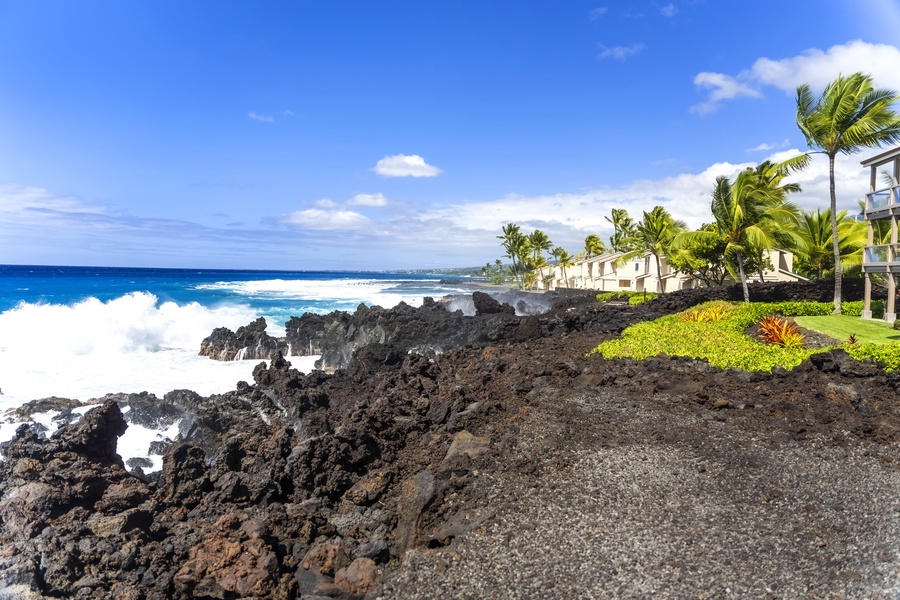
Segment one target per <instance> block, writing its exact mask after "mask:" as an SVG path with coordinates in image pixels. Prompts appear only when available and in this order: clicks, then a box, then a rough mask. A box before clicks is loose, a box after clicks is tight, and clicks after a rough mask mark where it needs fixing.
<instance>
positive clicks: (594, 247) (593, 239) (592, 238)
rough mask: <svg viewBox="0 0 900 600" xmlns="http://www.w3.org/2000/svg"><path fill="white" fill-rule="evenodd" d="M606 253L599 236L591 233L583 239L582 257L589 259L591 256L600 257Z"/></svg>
mask: <svg viewBox="0 0 900 600" xmlns="http://www.w3.org/2000/svg"><path fill="white" fill-rule="evenodd" d="M604 252H606V245H605V244H604V243H603V240H601V239H600V236H599V235H597V234H596V233H592V234H591V235H589V236H587V237H586V238H584V257H585V258H591V257H592V256H600V255H601V254H603V253H604Z"/></svg>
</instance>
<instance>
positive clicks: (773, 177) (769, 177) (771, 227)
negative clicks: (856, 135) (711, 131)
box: [748, 154, 809, 281]
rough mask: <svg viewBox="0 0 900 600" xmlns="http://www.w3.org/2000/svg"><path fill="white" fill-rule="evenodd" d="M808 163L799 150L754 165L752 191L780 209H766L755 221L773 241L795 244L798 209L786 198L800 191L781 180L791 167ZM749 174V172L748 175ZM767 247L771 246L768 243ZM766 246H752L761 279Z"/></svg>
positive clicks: (766, 204) (800, 167) (762, 199)
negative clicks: (766, 215)
mask: <svg viewBox="0 0 900 600" xmlns="http://www.w3.org/2000/svg"><path fill="white" fill-rule="evenodd" d="M808 164H809V156H808V155H806V154H801V155H799V156H794V157H792V158H789V159H787V160H784V161H782V162H778V163H773V162H771V161H768V160H766V161H763V162H762V163H760V164H759V165H757V166H756V168H755V169H754V172H753V173H752V174H751V175H752V188H753V194H754V195H756V197H757V199H758V200H759V201H760V202H762V203H763V204H764V205H765V206H767V207H775V208H780V209H784V210H779V211H775V212H772V213H769V215H768V217H769V218H765V219H762V220H760V221H759V223H758V225H759V226H760V227H765V228H766V229H767V233H768V235H769V238H770V239H771V240H772V243H773V245H775V244H777V245H779V246H781V247H787V248H791V247H794V246H796V245H797V243H798V242H797V233H796V231H797V223H798V222H799V221H800V218H801V212H800V209H799V208H798V207H797V206H796V205H795V204H793V203H792V202H789V201H788V200H787V196H788V194H793V193H796V192H800V191H802V190H801V188H800V185H799V184H797V183H793V182H790V183H784V179H785V178H786V177H787V176H788V175H789V174H790V173H791V172H793V171H799V170H800V169H803V168H804V167H806V166H807V165H808ZM748 176H749V175H748ZM770 247H771V246H770ZM770 247H762V246H760V247H758V248H756V256H755V259H756V261H755V262H756V264H757V268H758V269H759V280H760V281H765V262H766V261H765V259H764V255H765V252H766V251H767V250H769V249H770Z"/></svg>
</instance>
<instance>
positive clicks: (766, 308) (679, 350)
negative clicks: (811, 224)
mask: <svg viewBox="0 0 900 600" xmlns="http://www.w3.org/2000/svg"><path fill="white" fill-rule="evenodd" d="M829 310H830V307H829V305H828V304H826V303H817V302H780V303H754V304H751V305H745V304H741V303H726V302H708V303H706V304H703V305H700V306H698V307H695V308H693V309H691V310H689V311H686V314H685V316H682V315H680V314H679V315H669V316H665V317H661V318H659V319H656V320H655V321H647V322H644V323H638V324H636V325H632V326H631V327H628V328H627V329H625V331H623V332H622V336H621V337H620V338H619V339H616V340H610V341H608V342H603V343H602V344H600V345H599V346H597V348H595V349H594V350H593V352H594V353H596V354H601V355H602V356H604V357H606V358H614V357H629V358H635V359H637V360H643V359H645V358H648V357H650V356H657V355H659V354H668V355H669V356H687V357H691V358H702V359H705V360H707V361H709V363H710V364H711V365H713V366H716V367H720V368H723V369H727V368H729V367H734V368H738V369H743V370H745V371H771V370H772V369H773V368H775V367H776V366H779V367H783V368H786V369H791V368H793V367H795V366H797V365H798V364H800V363H801V362H802V361H803V360H804V359H806V358H808V357H809V356H810V355H811V354H813V353H815V352H820V351H821V350H815V349H811V348H782V347H779V346H769V345H766V344H763V343H761V342H759V341H757V340H755V339H753V338H751V337H749V336H747V335H746V334H745V333H744V330H745V329H747V327H749V326H750V325H752V324H753V323H756V322H757V321H758V320H759V319H760V318H761V317H762V316H764V315H767V314H782V315H791V316H793V315H796V314H804V313H805V314H810V313H813V314H815V313H818V314H827V311H829ZM690 315H694V316H695V317H697V318H689V316H690ZM701 315H702V316H701Z"/></svg>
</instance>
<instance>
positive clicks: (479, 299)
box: [472, 292, 516, 316]
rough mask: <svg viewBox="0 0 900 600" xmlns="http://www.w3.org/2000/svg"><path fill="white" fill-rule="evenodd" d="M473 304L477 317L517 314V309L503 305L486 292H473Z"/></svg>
mask: <svg viewBox="0 0 900 600" xmlns="http://www.w3.org/2000/svg"><path fill="white" fill-rule="evenodd" d="M472 303H473V304H474V305H475V316H480V315H495V314H500V313H506V314H509V315H514V314H516V309H515V308H513V307H512V306H510V305H509V304H505V303H504V304H501V303H500V302H498V301H497V300H495V299H494V298H493V297H492V296H490V295H489V294H485V293H484V292H473V293H472Z"/></svg>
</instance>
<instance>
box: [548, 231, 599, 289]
mask: <svg viewBox="0 0 900 600" xmlns="http://www.w3.org/2000/svg"><path fill="white" fill-rule="evenodd" d="M597 239H598V241H599V239H600V238H597ZM553 257H554V258H556V265H557V266H558V267H559V268H560V269H561V270H562V276H563V281H565V282H566V287H569V277H568V275H567V274H566V269H568V268H569V267H571V266H572V265H574V264H575V261H574V258H573V256H572V255H571V254H569V253H568V252H567V251H566V249H565V248H561V247H559V246H557V247H556V248H554V249H553Z"/></svg>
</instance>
